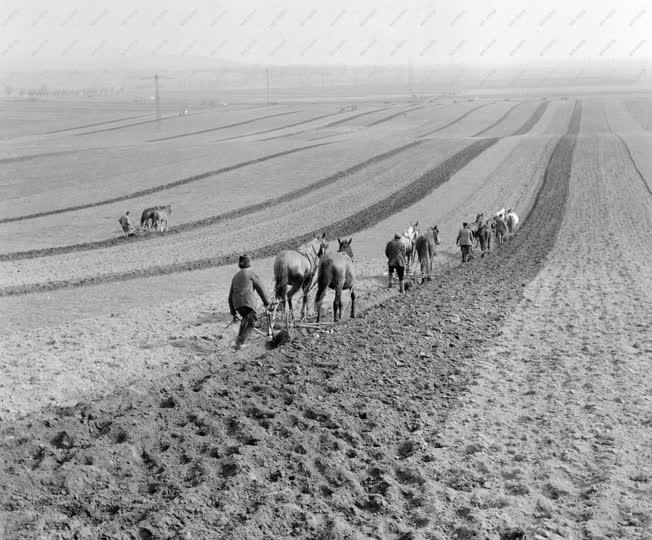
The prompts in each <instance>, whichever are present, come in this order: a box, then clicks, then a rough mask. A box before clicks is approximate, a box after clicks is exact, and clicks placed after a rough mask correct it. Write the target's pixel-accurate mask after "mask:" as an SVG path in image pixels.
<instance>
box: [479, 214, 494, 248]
mask: <svg viewBox="0 0 652 540" xmlns="http://www.w3.org/2000/svg"><path fill="white" fill-rule="evenodd" d="M480 215H482V214H480ZM476 225H477V229H476V230H475V233H474V236H475V237H476V239H477V240H478V242H479V243H480V251H482V256H483V257H484V255H485V247H486V251H490V250H491V233H492V232H493V229H494V222H493V218H492V219H488V220H487V221H486V222H485V223H484V224H482V223H480V225H478V224H477V223H476Z"/></svg>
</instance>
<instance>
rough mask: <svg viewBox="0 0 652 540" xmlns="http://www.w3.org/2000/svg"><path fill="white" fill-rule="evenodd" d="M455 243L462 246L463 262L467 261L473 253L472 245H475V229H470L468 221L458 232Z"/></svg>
mask: <svg viewBox="0 0 652 540" xmlns="http://www.w3.org/2000/svg"><path fill="white" fill-rule="evenodd" d="M455 243H456V244H457V245H458V246H460V249H461V250H462V262H463V263H465V262H467V261H468V260H469V254H470V253H471V246H472V245H473V231H472V230H471V229H469V224H468V223H466V222H465V223H462V228H461V229H460V230H459V232H458V233H457V240H456V241H455Z"/></svg>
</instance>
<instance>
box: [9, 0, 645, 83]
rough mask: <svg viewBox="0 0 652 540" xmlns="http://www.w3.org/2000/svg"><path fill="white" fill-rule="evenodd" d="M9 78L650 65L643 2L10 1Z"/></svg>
mask: <svg viewBox="0 0 652 540" xmlns="http://www.w3.org/2000/svg"><path fill="white" fill-rule="evenodd" d="M0 5H1V6H2V9H1V11H0V26H1V27H2V34H1V40H2V41H0V48H1V49H2V69H3V71H9V70H10V71H19V70H21V68H29V69H34V68H48V69H58V68H68V69H77V68H85V67H98V68H103V67H109V66H115V65H116V64H117V65H124V66H125V67H127V66H132V65H142V63H143V62H145V63H146V62H147V59H148V58H151V59H153V61H154V59H156V62H155V63H158V62H160V61H161V60H165V59H166V58H172V57H175V58H176V60H174V61H173V63H175V64H176V65H172V66H170V67H171V68H179V67H183V59H184V58H185V59H188V61H189V63H190V59H191V58H193V59H196V57H206V58H209V59H210V58H214V59H220V60H228V61H233V62H248V63H261V64H308V63H310V64H316V63H329V64H347V63H349V64H385V63H390V64H405V63H407V62H413V63H414V64H442V63H444V64H447V63H454V64H459V63H486V64H488V65H489V64H504V63H507V64H519V63H524V62H531V61H533V60H543V61H546V62H550V61H557V60H566V59H576V60H585V61H589V60H595V59H600V58H603V59H639V60H640V59H644V58H649V57H650V56H651V55H652V54H651V47H650V42H649V41H650V36H652V28H651V27H650V13H649V11H650V9H652V8H650V7H648V3H647V2H644V1H629V0H620V1H618V2H616V1H606V0H586V1H576V0H546V1H545V2H522V1H516V0H496V1H494V2H491V1H488V2H485V1H472V0H466V1H455V2H435V1H427V0H426V1H394V2H384V1H372V0H357V1H356V0H353V1H348V2H347V1H340V0H329V1H319V0H270V1H263V0H258V1H251V0H242V1H231V0H227V1H222V2H209V1H203V0H187V1H184V2H181V1H178V0H177V1H149V0H148V1H137V0H136V1H124V0H113V1H110V2H109V1H106V2H104V1H100V0H85V1H78V0H58V1H57V2H52V1H45V0H8V1H6V0H2V1H1V2H0Z"/></svg>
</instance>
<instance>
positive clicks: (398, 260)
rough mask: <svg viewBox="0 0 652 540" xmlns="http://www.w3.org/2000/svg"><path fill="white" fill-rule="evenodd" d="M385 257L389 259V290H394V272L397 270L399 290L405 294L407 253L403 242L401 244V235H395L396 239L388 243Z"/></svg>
mask: <svg viewBox="0 0 652 540" xmlns="http://www.w3.org/2000/svg"><path fill="white" fill-rule="evenodd" d="M385 256H386V257H387V265H388V266H389V282H388V285H387V288H388V289H391V288H392V278H393V277H394V271H395V270H396V275H397V276H398V290H399V292H404V291H405V287H404V285H403V277H404V276H405V261H406V253H405V246H404V245H403V242H401V235H400V234H398V233H394V239H393V240H390V241H389V242H387V246H386V247H385Z"/></svg>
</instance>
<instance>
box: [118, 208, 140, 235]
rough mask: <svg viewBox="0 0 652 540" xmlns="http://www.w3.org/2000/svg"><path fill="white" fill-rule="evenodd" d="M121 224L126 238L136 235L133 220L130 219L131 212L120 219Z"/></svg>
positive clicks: (127, 212)
mask: <svg viewBox="0 0 652 540" xmlns="http://www.w3.org/2000/svg"><path fill="white" fill-rule="evenodd" d="M118 222H119V223H120V226H121V227H122V230H123V231H124V233H125V236H133V235H134V234H136V233H135V230H134V227H133V225H132V224H131V220H130V219H129V210H127V211H126V212H125V213H124V215H122V216H121V217H120V219H119V220H118Z"/></svg>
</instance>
